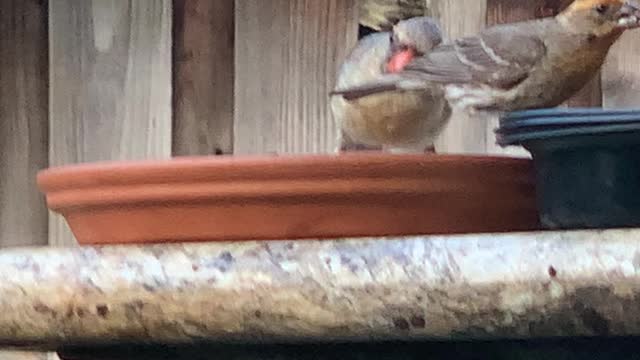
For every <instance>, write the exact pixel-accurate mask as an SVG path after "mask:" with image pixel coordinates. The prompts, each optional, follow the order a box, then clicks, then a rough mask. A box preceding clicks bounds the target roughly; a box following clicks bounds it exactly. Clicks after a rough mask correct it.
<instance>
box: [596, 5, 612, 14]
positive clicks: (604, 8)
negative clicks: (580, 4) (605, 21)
mask: <svg viewBox="0 0 640 360" xmlns="http://www.w3.org/2000/svg"><path fill="white" fill-rule="evenodd" d="M607 10H609V5H605V4H598V5H596V11H597V12H598V13H600V14H604V13H606V12H607Z"/></svg>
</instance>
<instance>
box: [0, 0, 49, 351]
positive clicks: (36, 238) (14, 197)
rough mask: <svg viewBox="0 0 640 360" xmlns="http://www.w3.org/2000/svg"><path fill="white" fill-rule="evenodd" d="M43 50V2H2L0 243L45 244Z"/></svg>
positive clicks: (45, 66)
mask: <svg viewBox="0 0 640 360" xmlns="http://www.w3.org/2000/svg"><path fill="white" fill-rule="evenodd" d="M47 52H48V45H47V4H46V2H42V1H36V0H6V1H0V59H1V61H2V65H0V246H15V245H22V246H24V245H44V244H46V243H47V221H48V220H47V208H46V206H45V203H44V198H43V196H42V195H41V194H40V192H39V191H38V188H37V186H36V173H37V172H38V170H40V169H43V168H45V167H46V166H47V163H48V151H49V149H48V145H47V142H48V140H47V138H48V123H47V117H48V101H49V100H48V88H47V86H48V85H47V84H48V79H47V73H48V66H49V65H48V62H47ZM0 357H2V358H4V355H0Z"/></svg>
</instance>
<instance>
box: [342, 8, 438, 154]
mask: <svg viewBox="0 0 640 360" xmlns="http://www.w3.org/2000/svg"><path fill="white" fill-rule="evenodd" d="M441 42H442V33H441V30H440V27H439V26H438V24H437V23H436V21H435V20H434V19H432V18H429V17H416V18H412V19H408V20H403V21H400V22H398V23H397V24H396V25H395V26H394V27H393V29H392V31H391V32H382V33H375V34H371V35H368V36H366V37H364V38H362V39H361V40H360V41H359V42H358V44H357V45H356V46H355V48H354V49H353V50H352V51H351V53H350V54H349V56H348V57H347V59H346V60H345V62H344V63H343V64H342V66H341V68H340V71H339V73H338V79H337V84H336V91H342V90H344V89H350V88H352V87H357V86H359V85H361V84H364V83H367V82H370V81H375V82H376V83H393V82H395V81H397V80H398V78H397V75H395V74H396V73H398V72H399V71H401V70H402V69H403V68H404V66H405V65H406V64H408V63H410V62H411V61H412V60H413V59H415V58H416V57H418V56H422V55H424V54H426V53H428V52H429V51H430V50H431V49H432V48H434V47H435V46H437V45H438V44H440V43H441ZM341 95H342V96H334V97H332V99H331V109H332V112H333V115H334V119H335V121H336V123H337V126H338V128H339V130H340V139H339V143H340V149H342V150H345V149H349V148H352V147H353V146H354V145H364V146H368V147H382V148H383V150H385V151H386V150H388V151H392V152H413V151H420V152H423V151H424V150H425V148H429V147H431V146H432V145H433V140H434V138H435V137H436V136H437V134H439V133H440V131H441V130H442V128H443V127H444V125H445V124H446V121H447V120H448V118H449V116H450V111H451V110H450V108H449V105H448V103H447V102H446V100H445V99H444V91H443V90H442V88H441V87H421V88H420V89H418V90H417V91H403V92H391V93H383V94H379V95H376V94H374V95H372V96H367V97H365V98H360V99H351V96H350V94H348V93H342V94H341Z"/></svg>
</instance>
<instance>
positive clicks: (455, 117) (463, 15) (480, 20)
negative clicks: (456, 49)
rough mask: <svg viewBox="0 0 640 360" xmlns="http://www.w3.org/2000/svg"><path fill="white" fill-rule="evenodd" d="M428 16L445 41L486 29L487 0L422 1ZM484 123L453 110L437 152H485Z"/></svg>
mask: <svg viewBox="0 0 640 360" xmlns="http://www.w3.org/2000/svg"><path fill="white" fill-rule="evenodd" d="M425 1H426V8H427V14H429V15H431V16H433V17H435V18H437V19H439V21H440V23H441V25H442V28H443V29H444V31H445V35H446V37H447V40H452V39H455V38H457V37H460V36H465V35H472V34H475V33H477V32H478V31H480V30H481V29H483V28H484V27H485V22H486V15H485V14H486V9H487V0H425ZM486 137H487V135H486V121H485V119H483V118H471V117H469V116H468V115H467V114H464V113H462V112H460V111H458V110H454V111H453V114H452V116H451V121H450V123H449V125H448V126H447V128H446V129H445V131H444V132H443V133H442V134H441V135H440V137H439V139H438V140H437V141H436V145H435V147H436V151H437V152H438V153H466V154H483V153H485V152H486V148H487V139H486Z"/></svg>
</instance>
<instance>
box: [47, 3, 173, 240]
mask: <svg viewBox="0 0 640 360" xmlns="http://www.w3.org/2000/svg"><path fill="white" fill-rule="evenodd" d="M49 10H50V26H49V32H50V69H51V71H50V148H49V150H50V152H49V160H50V163H51V165H52V166H55V165H62V164H68V163H79V162H90V161H102V160H125V159H142V158H164V157H168V156H169V155H170V154H171V16H172V14H171V12H172V11H171V10H172V6H171V1H170V0H145V1H134V0H119V1H104V0H56V1H52V2H51V4H50V9H49ZM49 231H50V234H49V242H50V244H53V245H69V244H74V243H75V240H74V239H73V237H72V236H71V233H70V231H69V230H68V228H67V225H66V223H64V222H63V221H62V219H61V217H59V216H57V215H56V216H52V217H51V220H50V227H49Z"/></svg>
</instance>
